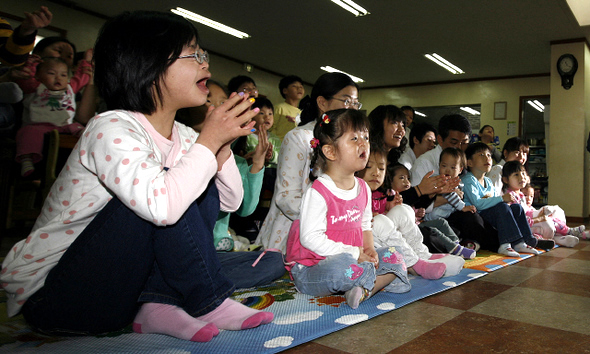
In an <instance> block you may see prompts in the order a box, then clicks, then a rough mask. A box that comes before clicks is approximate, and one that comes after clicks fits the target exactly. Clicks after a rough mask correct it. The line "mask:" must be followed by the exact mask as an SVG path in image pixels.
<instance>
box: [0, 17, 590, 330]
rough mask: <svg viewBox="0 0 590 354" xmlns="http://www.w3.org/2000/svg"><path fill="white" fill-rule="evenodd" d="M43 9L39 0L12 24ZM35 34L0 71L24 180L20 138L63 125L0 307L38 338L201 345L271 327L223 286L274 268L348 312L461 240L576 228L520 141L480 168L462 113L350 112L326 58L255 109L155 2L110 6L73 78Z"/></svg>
mask: <svg viewBox="0 0 590 354" xmlns="http://www.w3.org/2000/svg"><path fill="white" fill-rule="evenodd" d="M50 20H51V13H50V12H49V11H48V10H47V8H44V7H42V8H41V9H40V10H39V11H37V12H35V13H32V14H27V20H25V22H23V25H21V27H20V28H17V29H16V30H15V32H14V33H15V34H19V35H24V36H25V37H26V35H32V34H33V33H34V32H35V29H38V28H41V27H43V25H47V24H48V21H50ZM23 26H24V29H25V30H26V31H24V32H23V33H21V30H22V29H23ZM30 29H33V31H32V32H30ZM121 33H124V34H125V35H124V36H121ZM46 40H47V39H46ZM52 41H53V42H51V43H50V44H44V45H41V47H42V48H39V49H37V47H39V46H40V44H38V45H37V47H35V49H34V50H33V54H38V56H31V57H27V56H25V57H24V58H23V59H25V60H24V61H22V62H23V63H24V62H26V64H25V67H24V68H20V69H16V70H11V71H9V73H7V74H5V75H8V76H11V77H12V78H15V80H16V81H17V84H18V85H19V86H18V87H19V89H21V90H22V91H23V92H24V91H25V88H26V87H30V90H31V91H27V92H29V93H27V95H29V94H30V95H32V96H30V99H28V98H25V102H23V103H24V105H25V114H26V115H27V116H26V117H27V118H25V116H23V127H21V128H20V130H19V132H18V134H17V145H18V146H19V147H18V151H19V153H18V155H17V161H18V162H19V163H21V174H22V175H23V176H27V175H29V174H31V173H32V170H34V166H35V163H36V162H37V161H39V159H40V158H41V156H40V155H41V152H40V150H39V149H38V146H36V145H37V143H35V144H33V143H32V140H35V139H36V140H35V141H37V140H42V139H43V134H44V132H46V131H48V130H50V129H55V128H56V127H58V128H59V129H62V130H63V131H65V132H69V133H71V134H75V135H77V136H79V137H80V140H79V142H78V144H77V145H76V147H75V148H74V149H73V151H72V153H71V155H70V157H69V159H68V161H67V162H66V164H65V167H64V169H63V170H62V172H61V174H60V176H59V177H58V180H57V181H56V182H55V184H54V186H53V187H52V189H51V192H50V194H49V195H48V197H47V200H46V201H45V204H44V206H43V208H42V212H41V215H40V216H39V218H38V220H37V222H36V224H35V226H34V227H33V230H32V231H31V233H30V235H29V236H28V237H27V238H26V239H25V240H22V241H20V242H18V243H17V244H16V245H15V246H14V247H13V248H12V249H11V251H10V252H9V254H8V255H7V256H6V259H5V260H4V262H3V265H2V270H1V271H0V280H1V281H2V286H3V288H4V289H5V291H6V293H7V295H8V312H9V315H10V316H13V315H16V314H17V313H22V314H23V315H24V316H25V319H26V320H27V322H28V323H29V324H31V326H33V328H35V329H36V330H39V331H43V332H44V333H50V334H58V335H64V334H70V335H75V334H78V335H80V334H97V333H104V332H108V331H113V330H117V329H119V328H122V327H124V326H127V325H129V324H130V323H132V324H133V330H134V331H135V332H137V333H160V334H167V335H171V336H174V337H177V338H182V339H186V340H192V341H199V342H204V341H209V340H211V339H212V338H213V337H214V336H216V335H217V334H218V333H219V330H220V329H225V330H242V329H249V328H253V327H257V326H259V325H264V324H267V323H269V322H271V321H272V319H273V314H272V313H270V312H267V311H258V310H254V309H250V308H248V307H246V306H244V305H242V304H241V303H239V302H237V301H234V300H232V299H230V298H229V296H230V295H231V294H232V292H233V291H234V289H235V288H236V287H246V288H248V287H255V286H258V285H262V284H267V283H270V282H272V281H273V280H275V279H277V278H279V277H281V276H282V275H284V273H285V269H286V270H288V272H289V275H290V276H291V279H293V281H294V283H295V286H296V287H297V289H298V290H299V291H300V292H302V293H306V294H309V295H316V296H320V295H328V294H335V293H343V294H344V296H345V299H346V303H347V304H348V305H349V306H350V307H351V308H353V309H356V308H357V307H359V306H360V305H361V303H362V302H363V301H365V300H366V299H368V298H369V297H371V296H372V295H374V294H375V293H377V292H378V291H380V290H383V291H389V292H396V293H402V292H407V291H411V283H410V281H409V278H408V273H410V274H414V275H416V276H421V277H423V278H425V279H439V278H441V277H444V276H453V275H456V274H458V273H459V272H460V271H461V269H462V268H463V265H464V263H465V260H466V259H473V258H474V257H475V255H476V252H477V251H478V250H479V249H480V248H483V249H487V250H492V251H494V252H498V253H501V254H504V255H506V256H511V257H518V256H519V255H520V253H530V254H539V253H540V252H539V251H538V249H551V248H553V247H554V245H555V243H557V244H560V245H564V246H567V247H573V246H574V245H575V244H577V243H578V241H579V238H580V237H581V238H587V237H588V234H587V231H585V230H584V227H583V226H579V227H576V228H569V227H567V225H566V224H565V215H564V214H563V211H562V210H561V209H560V208H559V207H557V206H547V207H543V208H542V209H540V210H537V209H534V208H533V207H532V197H531V195H532V193H533V192H531V188H529V186H528V183H529V178H528V176H527V174H526V168H525V165H524V164H525V163H526V157H527V150H528V146H527V145H526V142H525V141H524V140H522V139H519V138H511V139H509V140H508V141H507V142H506V144H505V145H504V148H503V149H502V155H503V158H504V160H502V162H501V163H499V164H497V165H495V166H494V165H493V163H492V154H493V151H492V150H491V149H490V147H489V145H488V144H487V143H485V142H479V143H473V144H469V137H470V134H471V129H472V128H471V125H470V123H469V121H468V120H467V119H466V118H465V117H463V116H461V115H447V116H444V117H441V119H440V121H439V125H438V129H437V130H435V129H434V128H433V127H431V126H428V125H426V124H422V123H419V122H416V123H415V124H413V126H412V128H411V130H410V127H408V126H407V125H409V124H408V123H411V120H412V119H413V111H412V109H411V107H409V106H404V107H402V108H398V107H397V106H395V105H391V104H384V105H379V106H378V107H376V108H374V109H373V110H372V111H371V112H370V113H369V115H368V116H366V115H365V114H364V113H362V112H361V111H360V109H361V107H362V104H361V102H360V101H359V93H360V92H359V91H360V90H359V87H358V85H357V84H356V83H355V82H354V81H353V80H352V79H351V78H350V77H349V76H348V75H346V74H342V73H326V74H323V75H321V76H320V77H319V78H318V79H317V80H316V81H315V83H314V85H313V88H312V91H311V94H310V95H309V96H306V97H304V95H305V90H304V87H303V82H302V79H301V78H299V77H297V76H287V77H285V78H283V79H282V80H280V82H279V85H278V86H279V91H280V93H281V95H282V97H283V98H284V99H285V101H284V102H281V103H279V104H276V105H273V103H272V102H270V101H269V100H268V99H266V98H265V97H263V96H262V95H260V94H259V92H258V90H257V88H256V85H255V82H254V80H252V79H251V78H249V77H245V76H237V77H234V78H233V79H232V80H230V81H229V83H228V85H227V88H226V87H225V85H223V84H221V83H218V82H216V81H214V80H211V74H210V72H209V56H208V54H207V52H206V51H204V50H203V49H202V48H201V47H200V46H199V36H198V33H197V31H196V29H195V28H194V26H193V25H192V24H191V23H190V22H188V21H187V20H185V19H183V18H182V17H179V16H176V15H173V14H170V13H159V12H148V11H137V12H131V13H124V14H121V15H119V16H117V17H115V18H113V19H111V20H110V21H108V22H107V23H106V24H105V25H104V27H103V28H102V29H101V32H100V35H99V38H98V40H97V42H96V45H95V47H94V49H93V51H87V52H86V54H85V57H84V59H83V60H82V61H81V62H80V63H79V64H78V66H77V69H76V74H74V75H70V73H71V71H72V69H73V67H72V65H73V62H72V60H71V59H72V55H73V52H74V47H73V45H72V44H71V43H69V42H67V40H64V39H54V40H52ZM13 42H15V41H14V40H13ZM16 42H18V41H16ZM8 43H9V42H6V44H5V48H8V47H9V46H8ZM40 43H41V42H40ZM68 46H69V47H68ZM56 47H59V48H61V49H59V50H57V49H56ZM64 48H67V50H64ZM54 50H55V51H54ZM64 56H66V58H63V57H64ZM60 58H62V59H60ZM68 58H69V61H68ZM138 58H142V60H138ZM91 62H92V63H93V64H92V65H91ZM19 75H20V77H19ZM5 77H6V76H5ZM25 82H26V83H27V84H25ZM27 85H29V86H27ZM89 85H92V86H96V88H92V89H91V90H89ZM84 86H86V89H85V91H84V93H83V95H82V101H81V102H80V105H79V106H78V107H76V105H75V99H74V94H75V93H76V92H78V91H79V90H80V89H82V87H84ZM13 87H14V86H13ZM94 90H96V91H94ZM88 91H90V93H88V94H87V92H88ZM97 92H98V94H99V96H100V99H101V100H102V101H104V103H105V105H106V111H105V112H102V113H100V114H98V115H96V116H94V118H92V119H90V118H91V117H89V115H88V113H87V111H84V112H80V108H81V107H84V108H85V109H90V110H92V111H93V112H94V111H96V110H97V109H96V101H97V100H96V97H95V95H96V93H97ZM87 96H88V97H90V99H89V101H85V100H84V99H85V98H86V97H87ZM27 97H28V96H27ZM27 99H28V100H29V101H30V102H29V101H27ZM88 102H92V104H88V105H86V103H88ZM88 107H90V108H88ZM57 112H59V115H58V113H57ZM90 116H92V115H90ZM75 119H77V122H74V120H75ZM23 129H24V130H23ZM483 130H485V127H484V128H482V131H483ZM407 131H410V134H409V135H408V134H407ZM486 134H487V135H489V132H486ZM491 134H492V136H493V128H492V133H491ZM482 140H483V139H482ZM408 141H409V142H410V143H409V146H408ZM31 145H35V146H31ZM502 166H503V167H502ZM265 191H266V192H269V193H268V194H269V195H272V198H271V200H270V203H269V207H268V209H266V208H262V209H263V210H261V207H260V205H259V202H260V199H261V195H264V192H265ZM257 211H258V212H259V213H258V214H257V215H256V218H254V219H251V220H248V219H244V218H247V217H248V216H249V215H251V214H252V213H254V214H256V213H257ZM238 217H239V218H238ZM240 218H242V219H240ZM252 220H253V221H254V225H255V228H254V229H255V234H254V235H253V236H252V237H250V239H247V238H246V239H244V238H240V237H239V234H240V232H238V234H237V235H236V234H235V232H234V233H232V231H231V229H230V225H232V221H233V223H234V225H238V226H239V225H241V224H244V223H246V222H248V221H252ZM250 241H253V242H250ZM256 246H261V247H262V249H260V250H258V249H257V247H256ZM258 248H260V247H258ZM81 313H84V314H85V316H80V314H81Z"/></svg>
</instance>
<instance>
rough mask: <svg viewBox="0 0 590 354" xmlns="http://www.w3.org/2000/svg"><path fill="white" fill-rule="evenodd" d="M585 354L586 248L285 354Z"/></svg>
mask: <svg viewBox="0 0 590 354" xmlns="http://www.w3.org/2000/svg"><path fill="white" fill-rule="evenodd" d="M491 352H493V353H590V242H589V241H580V244H579V245H578V246H576V247H575V248H573V249H566V248H563V247H562V248H558V249H554V250H552V251H551V252H548V253H546V254H543V255H541V256H538V257H532V258H530V259H527V260H525V261H522V262H520V263H517V264H516V265H513V266H510V267H507V268H504V269H500V270H498V271H495V272H493V273H491V274H488V275H486V276H484V277H482V278H479V279H476V280H474V281H471V282H469V283H467V284H465V285H462V286H459V287H457V288H454V289H452V290H449V291H445V292H443V293H440V294H438V295H434V296H431V297H428V298H426V299H423V300H421V301H418V302H415V303H412V304H410V305H407V306H404V307H402V308H400V309H399V310H395V311H391V312H388V313H386V314H384V315H381V316H379V317H376V318H373V319H371V320H369V321H366V322H362V323H359V324H357V325H354V326H352V327H349V328H346V329H344V330H341V331H338V332H335V333H332V334H330V335H327V336H325V337H321V338H318V339H316V340H314V341H312V342H310V343H306V344H302V345H300V346H298V347H295V348H293V349H291V350H287V351H285V352H284V353H289V354H295V353H305V354H312V353H372V354H377V353H491Z"/></svg>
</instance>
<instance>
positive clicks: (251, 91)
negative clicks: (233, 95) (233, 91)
mask: <svg viewBox="0 0 590 354" xmlns="http://www.w3.org/2000/svg"><path fill="white" fill-rule="evenodd" d="M242 92H244V93H249V94H250V95H255V94H257V93H258V89H255V88H247V87H244V88H243V89H242Z"/></svg>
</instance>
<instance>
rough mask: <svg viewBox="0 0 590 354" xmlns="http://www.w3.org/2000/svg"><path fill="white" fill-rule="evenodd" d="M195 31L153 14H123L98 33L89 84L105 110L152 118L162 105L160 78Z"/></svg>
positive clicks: (184, 22) (188, 25)
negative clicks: (126, 111) (150, 115)
mask: <svg viewBox="0 0 590 354" xmlns="http://www.w3.org/2000/svg"><path fill="white" fill-rule="evenodd" d="M192 41H196V43H197V44H198V43H199V35H198V33H197V29H196V28H195V27H194V26H193V25H192V24H191V23H190V22H189V21H188V20H186V19H185V18H183V17H181V16H178V15H175V14H172V13H168V12H157V11H134V12H124V13H122V14H120V15H118V16H116V17H114V18H113V19H111V20H110V21H108V22H107V23H105V25H104V26H103V27H102V28H101V30H100V33H99V36H98V39H97V40H96V44H95V46H94V62H95V73H94V80H95V82H96V87H97V88H98V90H99V93H100V95H101V97H102V98H103V99H104V101H105V102H106V104H107V108H108V109H124V110H128V111H134V112H140V113H143V114H152V113H154V112H155V111H156V109H157V104H158V103H157V102H158V101H159V102H160V104H161V103H162V99H163V97H162V92H161V88H160V84H161V79H162V78H163V76H164V74H165V73H166V70H167V69H168V68H169V67H170V65H172V64H173V63H174V62H175V61H176V60H177V58H178V56H179V55H180V54H181V53H182V51H183V49H184V47H185V46H187V45H190V44H191V42H192Z"/></svg>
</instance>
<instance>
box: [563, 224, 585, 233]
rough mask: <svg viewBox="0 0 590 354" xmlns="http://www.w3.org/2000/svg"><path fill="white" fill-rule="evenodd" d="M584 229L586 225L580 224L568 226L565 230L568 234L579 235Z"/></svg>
mask: <svg viewBox="0 0 590 354" xmlns="http://www.w3.org/2000/svg"><path fill="white" fill-rule="evenodd" d="M584 230H586V226H585V225H580V226H577V227H570V229H569V231H568V232H567V234H568V235H573V236H581V235H582V234H583V233H584Z"/></svg>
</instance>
